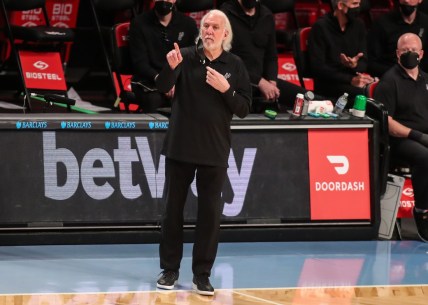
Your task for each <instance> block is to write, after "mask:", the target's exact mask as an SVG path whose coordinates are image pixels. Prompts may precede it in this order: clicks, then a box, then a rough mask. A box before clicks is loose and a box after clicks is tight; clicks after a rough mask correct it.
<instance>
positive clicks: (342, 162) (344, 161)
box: [327, 156, 349, 175]
mask: <svg viewBox="0 0 428 305" xmlns="http://www.w3.org/2000/svg"><path fill="white" fill-rule="evenodd" d="M327 159H328V161H329V162H330V163H331V164H339V166H335V167H334V169H335V170H336V172H337V173H338V174H339V175H345V174H346V173H347V172H348V170H349V160H348V158H347V157H345V156H327Z"/></svg>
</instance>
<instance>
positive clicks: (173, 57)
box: [166, 42, 183, 70]
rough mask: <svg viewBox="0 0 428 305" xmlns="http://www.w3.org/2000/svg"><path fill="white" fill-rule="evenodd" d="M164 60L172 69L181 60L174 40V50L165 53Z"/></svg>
mask: <svg viewBox="0 0 428 305" xmlns="http://www.w3.org/2000/svg"><path fill="white" fill-rule="evenodd" d="M166 60H167V61H168V64H169V66H170V67H171V69H172V70H174V69H175V68H176V67H177V66H178V65H179V64H180V63H181V62H182V61H183V56H181V52H180V47H179V46H178V44H177V43H176V42H174V50H171V51H169V52H168V54H166Z"/></svg>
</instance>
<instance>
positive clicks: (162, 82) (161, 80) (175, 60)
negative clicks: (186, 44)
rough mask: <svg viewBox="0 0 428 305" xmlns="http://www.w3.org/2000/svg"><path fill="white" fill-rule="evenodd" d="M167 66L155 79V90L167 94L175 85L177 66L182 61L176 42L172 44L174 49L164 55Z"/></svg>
mask: <svg viewBox="0 0 428 305" xmlns="http://www.w3.org/2000/svg"><path fill="white" fill-rule="evenodd" d="M166 60H167V62H168V64H167V65H165V66H164V68H163V69H162V71H161V72H160V73H159V74H158V75H157V76H156V77H155V82H156V88H157V89H158V90H159V91H160V92H163V93H167V92H169V91H170V90H171V89H172V88H173V87H174V85H175V82H176V72H177V73H178V72H179V70H177V71H175V70H176V69H179V65H180V64H181V62H182V61H183V56H182V55H181V51H180V48H179V46H178V44H177V43H176V42H174V49H173V50H171V51H169V53H168V54H166Z"/></svg>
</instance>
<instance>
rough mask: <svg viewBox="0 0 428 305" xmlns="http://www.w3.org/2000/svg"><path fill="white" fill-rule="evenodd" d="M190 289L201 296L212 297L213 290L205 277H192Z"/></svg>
mask: <svg viewBox="0 0 428 305" xmlns="http://www.w3.org/2000/svg"><path fill="white" fill-rule="evenodd" d="M192 288H193V290H194V291H196V292H197V293H199V294H202V295H214V288H213V286H211V283H210V280H209V279H208V276H207V275H195V276H193V285H192Z"/></svg>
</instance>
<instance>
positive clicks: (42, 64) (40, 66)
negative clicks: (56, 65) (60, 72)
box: [33, 60, 49, 70]
mask: <svg viewBox="0 0 428 305" xmlns="http://www.w3.org/2000/svg"><path fill="white" fill-rule="evenodd" d="M33 67H35V68H37V69H39V70H45V69H47V68H48V67H49V65H48V64H47V63H45V62H44V61H41V60H39V61H36V62H35V63H34V64H33Z"/></svg>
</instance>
